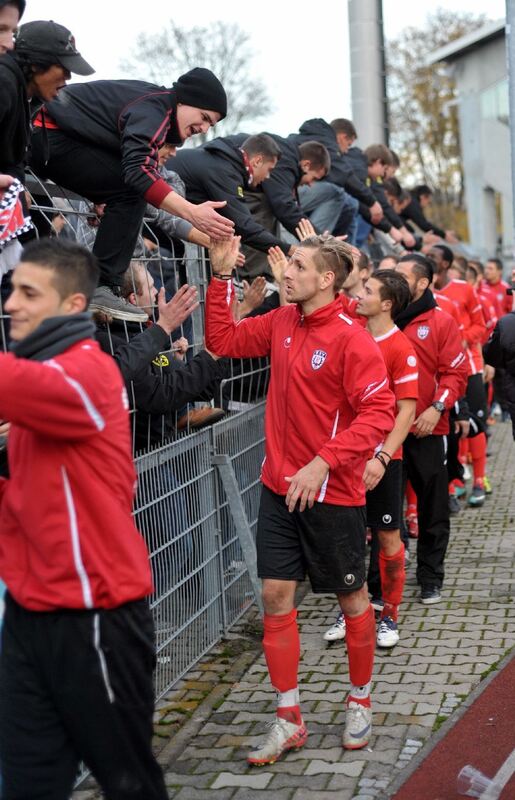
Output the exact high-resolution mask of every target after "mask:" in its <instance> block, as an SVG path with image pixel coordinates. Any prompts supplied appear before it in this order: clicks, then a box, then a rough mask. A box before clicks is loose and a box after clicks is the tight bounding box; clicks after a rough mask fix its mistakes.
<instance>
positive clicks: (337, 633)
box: [324, 611, 345, 642]
mask: <svg viewBox="0 0 515 800" xmlns="http://www.w3.org/2000/svg"><path fill="white" fill-rule="evenodd" d="M324 639H325V641H326V642H336V641H338V639H345V620H344V618H343V614H342V612H341V611H340V613H339V614H338V616H337V617H336V622H335V623H334V625H331V627H330V628H328V629H327V630H326V632H325V633H324Z"/></svg>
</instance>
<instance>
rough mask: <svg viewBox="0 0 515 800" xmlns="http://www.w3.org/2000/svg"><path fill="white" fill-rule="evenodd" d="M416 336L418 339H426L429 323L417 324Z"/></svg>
mask: <svg viewBox="0 0 515 800" xmlns="http://www.w3.org/2000/svg"><path fill="white" fill-rule="evenodd" d="M417 336H418V338H419V339H422V340H424V339H427V337H428V336H429V325H419V326H418V329H417Z"/></svg>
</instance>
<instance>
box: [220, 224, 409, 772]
mask: <svg viewBox="0 0 515 800" xmlns="http://www.w3.org/2000/svg"><path fill="white" fill-rule="evenodd" d="M237 248H238V238H237V237H236V238H235V239H234V240H233V241H232V242H231V241H228V242H219V243H216V244H215V245H213V246H212V247H211V249H210V257H211V266H212V270H213V279H212V281H211V283H210V285H209V289H208V292H207V297H206V346H207V347H208V348H209V350H210V351H211V352H214V353H217V354H218V355H227V356H231V357H235V358H243V357H253V356H264V355H270V358H271V379H270V389H269V392H268V398H267V411H266V424H265V433H266V457H265V461H264V463H263V469H262V476H261V477H262V482H263V491H262V496H261V505H260V509H259V519H258V532H257V562H258V574H259V577H260V578H262V580H263V605H264V610H265V615H264V638H263V648H264V652H265V658H266V662H267V665H268V671H269V674H270V679H271V683H272V686H273V687H274V689H275V690H276V692H277V697H278V708H277V716H276V718H275V720H274V723H273V725H272V727H271V729H270V733H269V735H268V736H267V737H266V739H265V741H264V742H263V744H262V745H261V746H260V747H258V748H257V749H256V750H254V751H252V752H251V753H250V754H249V756H248V761H249V763H250V764H271V763H273V762H274V761H276V760H277V759H278V758H279V757H280V755H281V754H282V753H283V752H285V751H286V750H289V749H291V748H298V747H301V746H302V745H303V744H304V743H305V741H306V738H307V731H306V727H305V725H304V722H303V720H302V715H301V710H300V705H299V690H298V681H297V671H298V663H299V657H300V642H299V633H298V628H297V622H296V618H297V611H296V609H295V605H294V601H295V589H296V586H297V582H298V581H300V580H303V579H304V578H305V574H306V572H307V573H308V574H309V577H310V579H311V585H312V588H313V591H314V592H315V593H321V594H328V593H332V594H336V595H337V597H338V601H339V603H340V607H341V609H342V611H343V613H344V615H345V622H346V625H347V649H348V654H349V673H350V681H351V689H350V693H349V696H348V698H347V704H346V706H347V711H346V721H345V730H344V734H343V746H344V747H345V748H347V749H351V750H352V749H358V748H361V747H365V746H366V744H367V743H368V741H369V739H370V734H371V719H372V713H371V705H370V682H371V678H372V667H373V659H374V650H375V633H376V632H375V622H374V611H373V608H372V606H371V605H370V601H369V598H368V592H367V588H366V583H365V509H364V504H365V489H364V484H363V472H364V470H365V467H366V463H367V461H368V460H369V459H370V457H371V456H372V454H373V452H374V450H375V449H376V447H377V445H378V444H379V443H380V442H382V441H384V438H385V435H386V434H387V433H388V432H389V431H390V430H391V428H392V427H393V423H394V415H393V409H394V397H393V394H392V393H391V391H390V389H389V387H388V378H387V375H386V369H385V366H384V361H383V359H382V357H381V354H380V352H379V349H378V347H377V345H376V344H375V342H374V341H373V340H372V338H371V336H370V335H369V334H368V333H367V332H366V331H365V330H364V329H363V328H362V327H361V326H360V325H359V324H357V323H356V322H353V321H352V319H350V318H349V317H347V316H346V315H345V314H344V313H343V310H342V305H341V301H340V298H339V296H338V291H339V290H340V288H341V286H342V284H343V282H344V281H345V278H346V277H347V275H348V274H349V272H350V271H351V270H352V268H353V262H352V250H351V248H350V246H349V245H347V244H345V243H344V242H341V241H338V240H337V239H335V238H333V237H327V238H326V237H323V236H312V237H309V238H307V239H306V240H305V241H303V242H302V243H301V244H300V245H299V247H298V248H297V249H296V250H295V252H294V254H293V256H292V258H291V260H290V261H289V263H288V265H287V267H286V269H285V271H284V277H283V284H284V291H285V295H286V298H287V300H288V301H289V302H288V304H287V305H284V306H281V307H280V308H277V309H274V310H273V311H270V312H269V313H268V314H264V315H262V316H259V317H254V318H249V317H247V318H246V319H244V320H242V321H241V322H239V323H235V322H234V320H233V317H232V314H231V309H230V303H231V294H232V291H231V275H232V271H233V269H234V265H235V258H236V254H237Z"/></svg>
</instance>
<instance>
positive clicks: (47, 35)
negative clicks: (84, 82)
mask: <svg viewBox="0 0 515 800" xmlns="http://www.w3.org/2000/svg"><path fill="white" fill-rule="evenodd" d="M15 51H16V52H17V53H21V54H24V55H26V56H28V58H29V59H34V62H35V63H39V61H41V62H42V63H47V62H48V63H49V64H60V65H61V66H62V67H64V68H65V69H67V70H68V71H69V72H75V73H76V74H77V75H92V74H93V73H94V71H95V70H94V69H93V67H91V66H90V65H89V64H88V62H87V61H85V60H84V59H83V58H82V56H81V54H80V53H79V51H78V50H77V48H76V47H75V38H74V36H73V35H72V33H71V31H69V30H68V28H65V27H64V25H59V24H58V23H57V22H53V21H52V20H49V21H48V22H47V21H43V20H37V21H36V22H26V23H25V25H22V26H21V27H20V28H19V29H18V33H17V34H16V42H15Z"/></svg>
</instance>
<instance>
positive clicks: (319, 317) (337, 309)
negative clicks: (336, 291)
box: [297, 297, 342, 328]
mask: <svg viewBox="0 0 515 800" xmlns="http://www.w3.org/2000/svg"><path fill="white" fill-rule="evenodd" d="M297 312H298V315H299V318H300V321H301V323H302V324H303V325H308V326H309V327H312V328H314V327H316V326H318V325H325V324H326V323H327V322H328V321H329V320H330V319H333V317H334V316H338V314H341V312H342V304H341V302H340V299H339V298H338V297H337V298H335V300H333V301H332V302H331V303H328V304H327V305H326V306H322V308H317V310H316V311H312V312H311V314H307V315H304V314H303V313H302V307H301V306H300V305H297Z"/></svg>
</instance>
